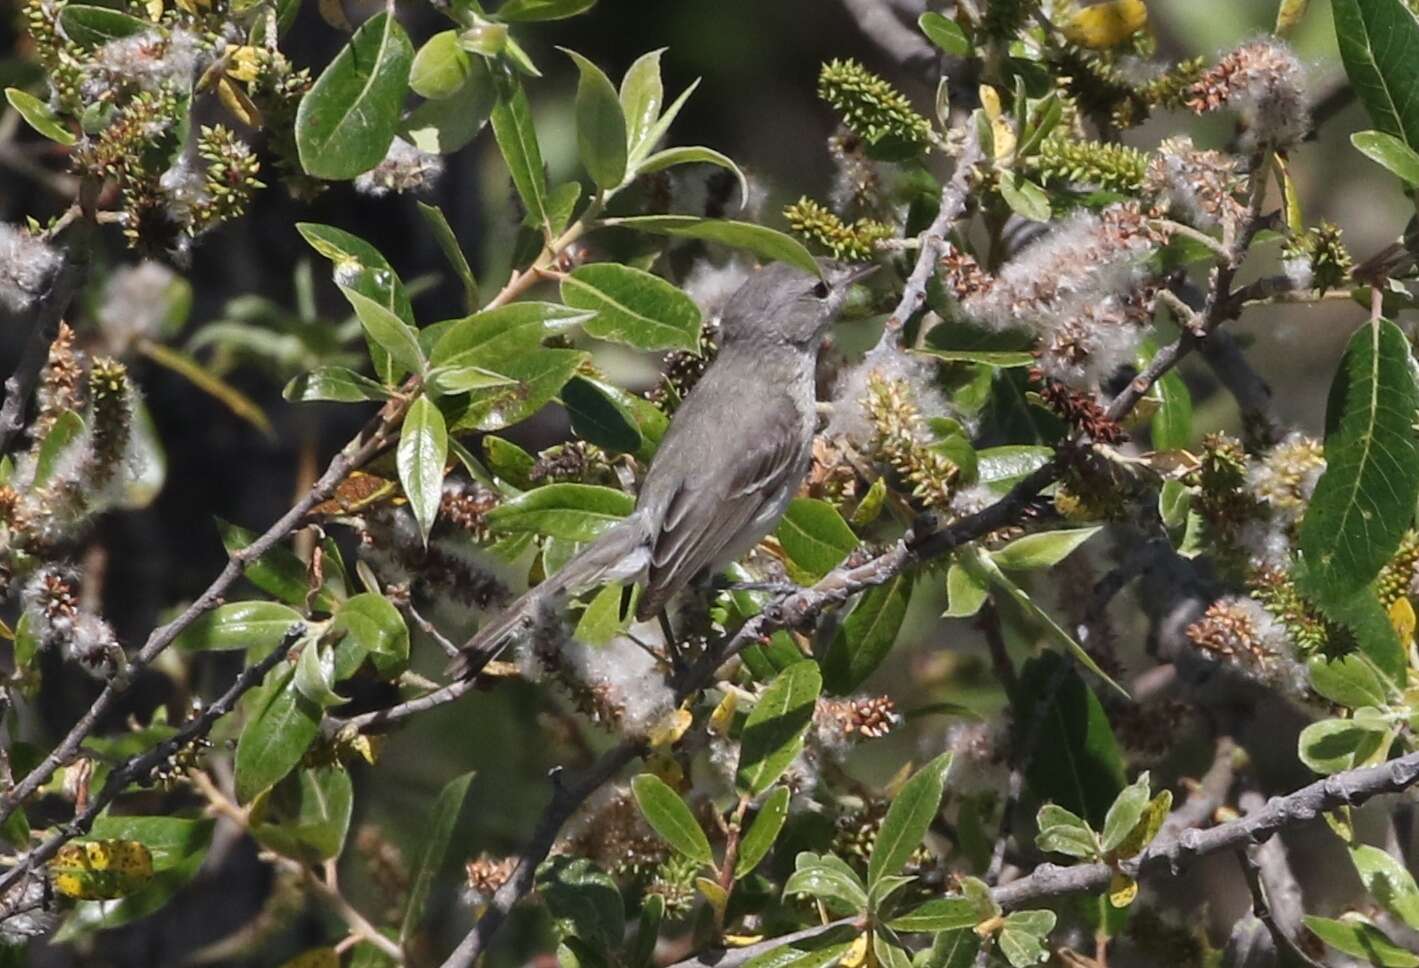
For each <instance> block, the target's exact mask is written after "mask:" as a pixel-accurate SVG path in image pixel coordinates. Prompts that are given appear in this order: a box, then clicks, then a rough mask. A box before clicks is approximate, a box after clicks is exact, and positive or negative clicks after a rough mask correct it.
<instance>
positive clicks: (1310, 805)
mask: <svg viewBox="0 0 1419 968" xmlns="http://www.w3.org/2000/svg"><path fill="white" fill-rule="evenodd" d="M1416 783H1419V753H1410V754H1408V755H1407V756H1402V757H1400V758H1398V759H1394V760H1390V761H1389V762H1388V763H1384V764H1381V765H1380V766H1366V767H1360V768H1358V769H1354V770H1348V771H1346V772H1344V773H1337V774H1335V775H1334V776H1330V777H1327V778H1325V779H1324V780H1317V781H1316V782H1315V783H1312V784H1310V785H1309V786H1304V787H1302V788H1301V789H1299V790H1297V791H1296V792H1294V793H1292V794H1290V795H1288V796H1284V797H1273V798H1272V799H1271V800H1270V801H1268V802H1267V804H1266V806H1264V807H1262V808H1261V809H1260V810H1257V811H1255V812H1253V813H1249V814H1247V815H1246V816H1245V817H1240V818H1238V819H1236V820H1233V821H1230V822H1228V823H1224V824H1219V825H1218V826H1216V827H1213V828H1212V829H1210V830H1196V829H1189V830H1186V831H1184V832H1183V833H1182V835H1181V836H1178V837H1171V838H1170V837H1164V836H1160V837H1159V838H1158V839H1157V840H1155V841H1154V842H1153V845H1152V846H1151V847H1149V848H1148V850H1146V851H1145V852H1144V853H1143V855H1142V856H1141V857H1140V858H1138V859H1137V860H1136V861H1134V862H1132V863H1126V864H1124V865H1123V869H1124V872H1125V873H1127V874H1129V875H1131V876H1133V877H1135V878H1138V879H1140V880H1141V879H1143V878H1145V877H1147V876H1149V875H1151V874H1152V873H1153V872H1154V871H1167V872H1169V873H1170V874H1174V875H1175V874H1177V873H1178V872H1180V871H1181V870H1183V868H1185V867H1186V866H1187V865H1188V864H1190V863H1192V861H1194V860H1196V859H1197V858H1199V857H1205V856H1207V855H1209V854H1216V853H1220V852H1222V851H1228V850H1236V849H1238V848H1240V847H1243V846H1245V845H1247V844H1251V843H1260V842H1263V841H1266V840H1268V839H1270V838H1271V837H1272V836H1274V835H1275V834H1276V833H1277V832H1279V831H1281V830H1283V829H1285V828H1288V827H1294V826H1296V825H1298V824H1301V823H1305V822H1307V821H1311V820H1314V819H1316V818H1317V817H1319V816H1320V815H1321V814H1322V813H1324V812H1326V811H1327V810H1334V809H1335V808H1337V807H1341V806H1345V805H1356V804H1360V803H1364V802H1365V801H1366V800H1369V799H1370V798H1372V797H1377V796H1382V795H1384V794H1387V793H1400V792H1402V791H1404V790H1407V789H1409V788H1410V787H1412V786H1414V785H1415V784H1416ZM1113 874H1114V870H1113V868H1112V867H1110V866H1109V865H1108V864H1077V865H1075V866H1073V867H1059V866H1056V865H1054V864H1042V865H1040V866H1039V867H1038V868H1036V869H1035V871H1034V872H1033V873H1031V874H1029V875H1027V876H1025V877H1022V878H1020V879H1019V880H1017V881H1011V882H1010V883H1009V884H1004V885H1001V886H998V887H995V888H992V889H991V897H992V898H993V899H994V900H995V902H996V903H997V904H999V905H1000V906H1001V907H1002V908H1004V909H1005V910H1007V911H1014V910H1019V909H1021V908H1024V907H1027V906H1029V905H1034V904H1043V903H1046V902H1048V901H1050V900H1053V899H1057V898H1061V897H1066V896H1068V895H1071V894H1081V893H1088V892H1095V891H1102V890H1104V889H1105V888H1106V887H1108V884H1109V880H1110V878H1111V877H1112V876H1113ZM854 923H856V919H855V918H842V919H841V920H838V921H833V922H830V923H829V924H825V925H821V926H819V927H816V928H813V929H811V933H805V932H802V931H800V932H796V933H795V934H793V935H785V936H784V937H782V938H777V939H774V941H773V942H767V941H766V942H764V943H763V944H762V945H755V946H753V947H752V948H737V949H733V950H730V951H718V950H716V951H710V952H705V953H703V954H699V955H696V956H694V957H692V958H687V959H685V960H684V961H680V962H677V963H676V964H674V965H671V966H669V968H738V966H739V965H742V964H744V963H745V962H746V961H748V960H749V959H750V958H752V957H754V956H755V955H758V954H763V953H764V952H765V951H766V950H773V948H774V947H776V946H778V945H780V944H783V943H785V942H786V941H787V939H788V938H790V937H791V938H792V939H793V940H795V941H804V940H809V939H811V938H814V937H817V936H818V935H820V934H822V933H824V932H825V931H830V930H833V929H835V928H840V927H842V926H843V925H852V924H854Z"/></svg>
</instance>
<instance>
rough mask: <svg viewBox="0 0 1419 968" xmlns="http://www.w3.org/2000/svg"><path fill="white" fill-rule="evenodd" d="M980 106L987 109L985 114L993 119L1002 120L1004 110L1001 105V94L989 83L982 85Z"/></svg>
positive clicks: (984, 109)
mask: <svg viewBox="0 0 1419 968" xmlns="http://www.w3.org/2000/svg"><path fill="white" fill-rule="evenodd" d="M980 106H981V110H983V111H985V116H986V117H987V118H990V120H992V121H998V120H1000V117H1001V115H1002V113H1003V112H1002V110H1001V107H1000V94H999V92H998V91H996V89H995V88H993V87H991V86H990V85H989V84H982V85H981V86H980Z"/></svg>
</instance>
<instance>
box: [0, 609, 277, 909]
mask: <svg viewBox="0 0 1419 968" xmlns="http://www.w3.org/2000/svg"><path fill="white" fill-rule="evenodd" d="M304 634H305V625H304V624H303V623H300V622H297V623H295V624H294V625H292V626H291V627H290V628H289V629H287V631H286V634H285V635H284V636H282V637H281V641H280V642H279V643H278V644H277V645H276V648H275V649H273V650H272V651H271V653H270V654H269V655H267V656H266V657H265V658H264V659H262V660H261V661H260V662H258V663H256V664H255V665H252V666H248V667H247V668H246V669H244V670H243V671H242V673H241V675H239V676H237V678H236V681H235V682H233V683H232V684H231V686H230V687H228V689H227V691H226V692H224V693H223V694H222V695H221V696H220V697H219V698H218V699H217V700H216V702H214V703H212V704H211V705H210V706H208V707H207V708H206V709H204V710H202V712H201V714H200V715H198V716H197V718H195V719H192V720H190V721H189V722H187V723H185V724H183V725H182V726H181V727H179V728H178V730H177V732H176V733H174V734H173V735H172V736H170V737H169V738H168V739H165V740H163V741H162V742H161V743H158V744H157V745H156V746H153V747H151V748H149V749H147V750H145V751H144V752H142V753H139V754H137V755H135V756H132V757H129V758H128V760H126V761H125V762H124V763H123V764H122V765H121V766H119V767H116V768H115V769H114V770H113V771H112V772H110V773H109V775H108V779H107V780H106V781H105V782H104V785H103V789H101V790H100V791H99V792H98V793H97V794H96V795H94V796H93V797H91V798H90V800H89V804H88V806H87V807H86V808H85V809H84V811H83V812H82V813H80V814H79V815H78V816H76V817H75V818H74V819H73V820H71V821H69V822H68V823H66V824H62V825H60V826H59V828H58V830H57V831H56V832H55V833H53V834H51V835H50V836H49V837H48V838H47V839H46V840H45V841H44V842H43V843H41V844H40V845H39V846H37V847H34V848H32V849H30V850H28V851H26V852H25V853H24V854H21V855H20V857H19V858H18V859H17V860H16V861H15V864H14V866H12V867H11V868H10V869H9V870H7V871H6V872H5V874H4V875H3V876H0V897H3V896H5V895H6V893H7V892H9V891H10V888H12V887H14V885H15V884H16V883H17V882H18V881H19V880H20V879H21V878H23V877H25V876H26V875H27V874H29V873H30V872H32V871H34V870H36V869H37V868H39V867H40V866H41V865H42V864H44V863H45V862H46V861H48V860H49V859H50V858H51V857H53V856H54V855H55V854H57V853H58V852H59V848H61V847H63V846H64V845H65V844H66V843H68V842H69V841H71V840H73V839H74V838H75V837H81V836H83V835H84V834H86V833H88V832H89V830H90V828H92V827H93V825H94V821H95V820H96V819H97V818H98V815H99V814H100V813H102V812H103V811H104V809H105V808H106V807H107V806H108V805H109V804H110V803H112V802H113V801H114V800H115V799H117V798H118V795H119V794H121V793H122V792H123V791H124V790H126V789H127V788H128V787H129V785H130V784H133V783H136V782H140V781H142V780H144V779H146V778H147V777H148V776H149V775H150V774H151V773H152V772H153V770H154V769H156V768H157V767H158V766H160V765H162V764H163V763H164V762H166V761H167V760H168V759H169V758H170V757H172V755H173V754H174V753H176V752H178V751H179V750H181V749H182V748H183V747H185V746H187V745H188V744H189V743H191V742H192V741H193V740H195V739H198V738H200V737H202V736H206V735H207V733H208V732H209V731H210V730H211V728H212V726H213V724H214V723H216V722H217V720H219V719H221V718H222V717H223V716H225V715H227V713H229V712H231V711H232V710H233V709H234V708H236V704H237V700H239V699H240V698H241V697H242V696H243V695H245V694H246V693H247V691H248V690H250V689H251V688H252V687H254V686H256V685H257V684H258V683H260V682H261V680H262V679H263V678H265V676H266V673H268V672H270V671H271V670H272V669H273V668H275V667H276V665H277V664H279V663H280V662H281V661H282V660H284V659H285V658H286V653H287V652H289V651H290V650H291V647H292V646H294V645H295V644H296V642H298V641H300V638H301V636H303V635H304ZM11 913H13V912H12V911H10V910H9V908H8V907H7V906H5V905H0V920H4V919H5V918H7V917H9V916H10V914H11Z"/></svg>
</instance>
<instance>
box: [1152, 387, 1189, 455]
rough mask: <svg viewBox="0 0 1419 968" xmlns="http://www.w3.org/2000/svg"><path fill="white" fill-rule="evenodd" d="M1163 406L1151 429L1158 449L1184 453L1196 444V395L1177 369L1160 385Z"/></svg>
mask: <svg viewBox="0 0 1419 968" xmlns="http://www.w3.org/2000/svg"><path fill="white" fill-rule="evenodd" d="M1156 386H1157V388H1158V393H1159V395H1160V396H1161V397H1162V404H1161V405H1160V406H1159V407H1158V411H1157V413H1155V414H1153V421H1152V423H1151V424H1150V427H1151V428H1152V431H1153V447H1154V449H1156V450H1183V449H1184V448H1186V447H1187V446H1188V445H1189V444H1191V443H1192V394H1191V393H1189V392H1188V389H1187V383H1186V382H1185V381H1184V380H1183V378H1182V376H1180V375H1179V374H1178V371H1177V370H1169V371H1168V372H1167V373H1164V374H1163V378H1162V379H1161V380H1159V381H1158V382H1157V384H1156Z"/></svg>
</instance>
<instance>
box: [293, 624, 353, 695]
mask: <svg viewBox="0 0 1419 968" xmlns="http://www.w3.org/2000/svg"><path fill="white" fill-rule="evenodd" d="M293 684H294V685H295V687H296V690H297V691H298V692H299V693H300V694H301V695H302V696H305V697H306V698H307V699H309V700H310V701H311V702H313V703H315V704H316V705H317V706H319V707H320V708H322V709H328V708H330V707H331V706H339V705H341V704H343V703H345V702H348V701H349V700H348V699H346V697H344V696H342V695H340V694H339V693H337V692H336V691H335V650H334V649H322V648H320V647H319V643H318V642H317V641H316V640H315V639H314V638H312V639H310V640H309V641H307V642H306V644H305V647H304V648H302V649H301V654H300V658H299V659H297V661H296V678H295V679H294V680H293Z"/></svg>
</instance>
